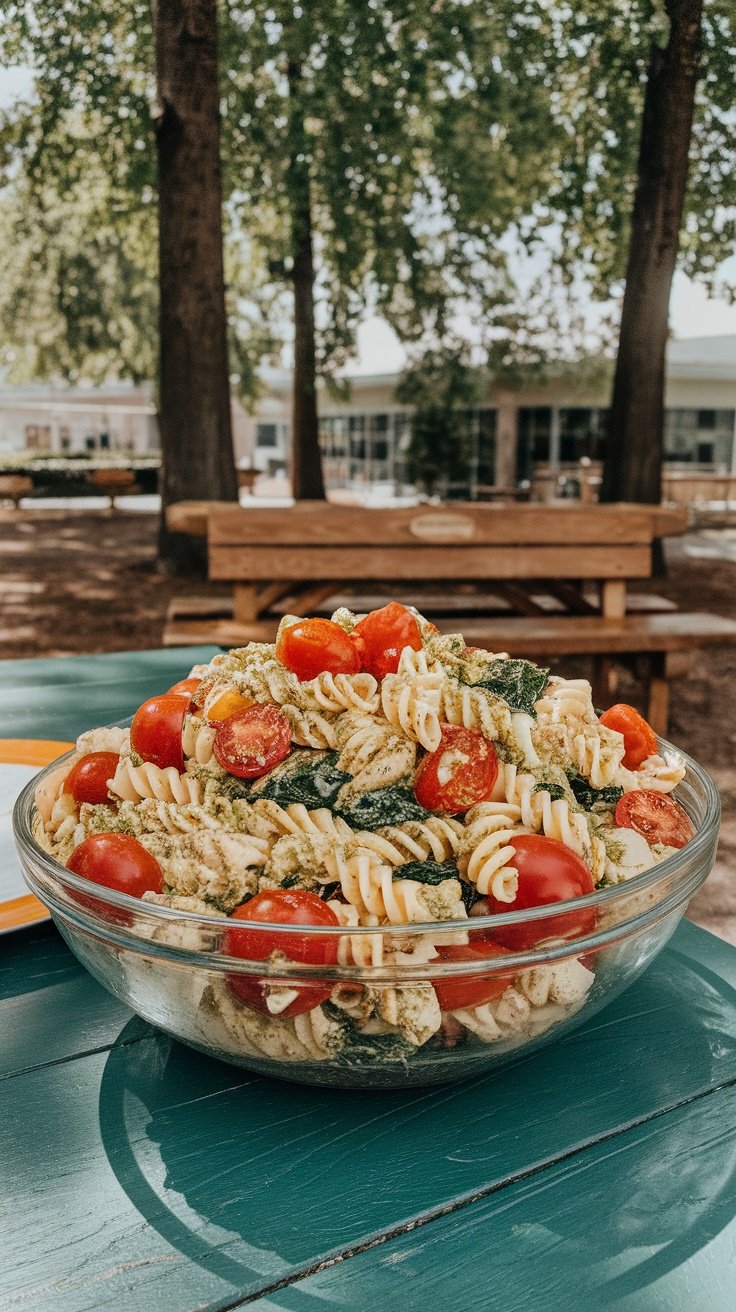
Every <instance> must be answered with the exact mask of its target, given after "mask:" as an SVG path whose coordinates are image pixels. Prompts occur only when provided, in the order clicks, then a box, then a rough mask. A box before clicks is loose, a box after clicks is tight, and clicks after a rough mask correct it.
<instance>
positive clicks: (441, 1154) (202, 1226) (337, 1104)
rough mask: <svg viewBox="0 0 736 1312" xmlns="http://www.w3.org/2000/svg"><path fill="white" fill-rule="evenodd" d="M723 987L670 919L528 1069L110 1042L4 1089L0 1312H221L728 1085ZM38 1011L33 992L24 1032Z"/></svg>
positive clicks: (730, 1060) (728, 955) (710, 963)
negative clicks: (637, 973)
mask: <svg viewBox="0 0 736 1312" xmlns="http://www.w3.org/2000/svg"><path fill="white" fill-rule="evenodd" d="M28 971H29V978H31V979H34V978H35V979H38V972H37V969H35V968H34V966H33V962H32V961H31V960H30V959H29V963H28ZM735 986H736V953H734V951H733V949H731V948H729V947H728V945H727V944H725V943H722V942H720V941H718V940H715V939H713V938H712V937H711V936H710V935H708V934H706V933H705V932H704V931H702V930H698V929H696V928H695V927H694V926H692V925H689V924H683V925H682V926H681V927H680V928H679V929H678V931H677V934H676V936H675V938H674V939H673V941H672V944H671V946H670V947H669V948H668V949H666V950H665V952H664V953H663V954H662V956H661V957H660V958H659V959H658V960H657V961H656V962H655V963H654V964H653V966H652V967H651V969H650V970H649V972H647V975H646V976H645V977H644V978H643V979H641V980H640V981H638V982H637V984H636V985H635V986H633V987H632V988H631V989H630V990H629V991H628V992H627V993H625V994H624V995H622V996H621V997H620V998H619V999H617V1000H616V1001H615V1002H614V1003H613V1004H612V1005H611V1006H610V1007H609V1008H608V1009H607V1010H606V1011H605V1012H604V1013H602V1014H601V1015H600V1016H598V1017H596V1018H594V1019H593V1020H592V1021H591V1022H590V1023H589V1024H588V1025H586V1026H585V1027H583V1028H582V1029H581V1030H580V1031H578V1032H577V1033H575V1034H572V1035H570V1036H569V1037H568V1038H567V1039H566V1040H563V1041H562V1042H560V1043H558V1044H557V1045H555V1046H553V1047H550V1048H549V1049H548V1050H546V1051H543V1052H541V1053H539V1054H538V1055H537V1056H536V1057H534V1058H531V1059H528V1060H526V1061H521V1062H519V1064H518V1065H516V1066H514V1067H509V1068H507V1069H506V1070H504V1071H501V1072H499V1073H497V1074H496V1075H495V1076H493V1077H486V1078H479V1079H476V1080H472V1081H470V1082H467V1083H465V1084H462V1085H457V1086H446V1087H440V1088H433V1089H427V1090H409V1091H406V1092H393V1093H390V1092H386V1093H382V1094H376V1093H375V1092H371V1093H366V1094H361V1093H358V1092H354V1093H345V1092H343V1091H339V1090H328V1089H310V1088H300V1087H298V1086H292V1085H289V1084H286V1083H283V1084H281V1083H278V1082H273V1081H269V1080H265V1079H263V1078H261V1077H257V1076H249V1075H248V1074H247V1073H246V1072H243V1071H241V1070H236V1069H233V1068H231V1067H228V1066H225V1065H222V1064H219V1063H216V1062H213V1061H210V1060H208V1059H207V1058H204V1057H202V1056H200V1055H198V1054H196V1053H192V1052H190V1051H188V1050H187V1049H185V1048H184V1047H182V1046H181V1045H179V1044H176V1043H174V1042H172V1041H171V1040H169V1039H167V1038H166V1037H165V1036H163V1035H156V1036H152V1037H150V1036H149V1037H141V1036H140V1032H136V1031H135V1029H134V1028H131V1026H129V1025H126V1026H123V1028H122V1029H120V1028H119V1027H117V1033H116V1034H115V1044H114V1046H113V1047H111V1049H110V1050H109V1051H107V1052H104V1053H97V1054H95V1055H88V1056H81V1057H79V1058H78V1059H77V1060H68V1061H64V1062H61V1063H59V1064H57V1065H52V1066H46V1067H45V1068H43V1069H40V1070H35V1071H29V1072H26V1073H24V1074H20V1075H18V1076H17V1077H16V1078H13V1079H8V1080H6V1081H5V1082H4V1084H3V1093H4V1102H3V1116H2V1118H0V1161H1V1162H2V1164H3V1181H4V1185H5V1188H4V1190H3V1191H2V1201H0V1248H4V1249H5V1256H4V1258H3V1257H2V1255H0V1305H3V1304H2V1300H3V1298H5V1299H6V1300H8V1301H7V1305H8V1306H11V1305H12V1306H16V1304H18V1305H20V1306H23V1305H24V1304H25V1306H28V1307H32V1308H33V1312H87V1309H89V1310H90V1312H92V1309H94V1310H95V1312H97V1309H102V1308H108V1307H109V1308H118V1307H121V1306H124V1307H125V1308H126V1312H139V1309H140V1312H144V1310H145V1312H150V1308H151V1306H152V1305H153V1304H155V1306H156V1307H157V1308H161V1309H162V1312H168V1309H171V1312H194V1309H205V1308H206V1309H211V1310H212V1312H214V1309H216V1308H223V1307H231V1306H233V1305H234V1304H236V1303H237V1302H238V1301H239V1300H240V1299H242V1298H246V1297H251V1296H253V1295H256V1294H257V1293H258V1292H259V1291H264V1290H267V1289H269V1288H271V1287H272V1286H273V1285H274V1283H276V1282H279V1281H281V1280H283V1279H292V1278H295V1277H298V1276H301V1275H302V1274H303V1273H305V1272H306V1271H308V1270H310V1269H312V1268H313V1267H314V1265H315V1264H316V1263H319V1262H322V1261H326V1260H331V1259H332V1258H334V1257H335V1256H339V1255H340V1254H343V1253H344V1252H345V1251H346V1250H352V1249H353V1248H354V1247H355V1246H356V1245H360V1244H364V1243H369V1242H371V1241H372V1240H373V1239H375V1238H376V1237H378V1236H381V1235H385V1234H386V1233H387V1232H388V1231H391V1230H392V1229H393V1228H395V1227H397V1226H406V1225H408V1224H409V1223H410V1222H411V1221H412V1220H414V1219H417V1218H419V1219H421V1218H423V1217H425V1216H426V1215H427V1214H428V1213H434V1212H435V1211H436V1210H437V1208H438V1207H442V1206H445V1205H447V1204H452V1205H453V1206H454V1205H455V1204H456V1203H457V1201H458V1200H461V1201H466V1202H469V1201H470V1200H471V1199H472V1198H473V1197H475V1196H476V1195H477V1194H478V1192H479V1191H487V1190H489V1189H498V1188H501V1187H502V1186H504V1185H508V1184H509V1183H510V1182H512V1181H513V1180H514V1179H516V1178H518V1177H519V1175H520V1174H525V1173H527V1172H529V1171H543V1172H545V1173H546V1172H548V1171H550V1170H551V1169H552V1167H553V1165H554V1163H555V1162H562V1161H564V1160H565V1159H566V1158H568V1157H569V1156H570V1154H571V1153H573V1152H576V1151H577V1150H579V1149H581V1148H583V1147H585V1146H586V1145H591V1144H595V1143H597V1142H598V1141H600V1140H601V1139H602V1138H605V1137H607V1136H611V1135H615V1134H618V1133H619V1132H621V1131H622V1130H623V1129H625V1128H626V1127H630V1126H632V1125H636V1124H639V1123H642V1124H644V1123H646V1122H649V1121H650V1120H651V1118H652V1117H653V1116H655V1117H656V1116H657V1115H658V1114H659V1113H662V1112H663V1111H665V1109H668V1108H674V1107H676V1106H677V1105H681V1104H684V1103H687V1102H690V1101H691V1100H692V1099H694V1098H700V1097H702V1096H704V1095H706V1094H707V1093H708V1092H709V1091H711V1090H713V1089H715V1088H718V1087H720V1086H722V1085H724V1084H726V1083H727V1082H729V1081H733V1080H734V1079H736V1008H734V998H736V992H735V991H734V989H735ZM34 999H35V1003H34ZM34 1006H35V1007H36V1008H37V1009H38V1011H39V1015H38V1016H37V1017H36V1018H34V1014H33V1009H34ZM47 1009H48V1008H47V1006H46V1000H45V998H44V996H43V990H42V989H39V988H36V989H35V992H34V993H32V994H29V995H28V1010H27V1012H26V1013H25V1017H24V1022H25V1024H26V1025H27V1026H28V1027H29V1031H30V1033H31V1034H33V1033H34V1032H36V1031H37V1028H38V1026H39V1025H43V1024H45V1021H44V1019H43V1013H44V1011H46V1010H47ZM54 1010H55V1009H54ZM2 1023H3V1017H2V1014H1V1013H0V1026H2ZM69 1024H70V1025H71V1024H72V1018H69ZM136 1024H137V1022H132V1026H133V1027H134V1026H135V1025H136ZM115 1029H116V1025H114V1024H112V1023H111V1026H110V1034H111V1036H112V1034H113V1032H114V1031H115ZM671 1114H672V1113H671V1112H667V1114H666V1116H665V1117H663V1119H662V1123H663V1124H664V1122H665V1120H666V1119H668V1117H669V1116H670V1115H671ZM623 1179H624V1177H619V1176H616V1187H617V1188H623ZM523 1255H524V1249H523V1247H522V1246H520V1248H519V1260H523ZM476 1279H477V1272H476ZM364 1295H365V1296H367V1289H366V1288H365V1286H364ZM305 1297H306V1296H305ZM11 1299H12V1300H13V1301H12V1304H11V1302H10V1300H11ZM306 1302H307V1303H311V1299H309V1298H307V1299H306ZM305 1305H306V1304H305ZM370 1305H371V1306H382V1305H381V1303H380V1301H379V1302H378V1303H376V1302H375V1301H374V1300H373V1298H372V1297H371V1299H370ZM440 1305H441V1304H440ZM445 1305H446V1304H445ZM364 1306H366V1304H364ZM423 1306H424V1307H427V1306H431V1305H429V1304H427V1303H426V1301H425V1303H424V1304H423ZM434 1306H437V1304H434Z"/></svg>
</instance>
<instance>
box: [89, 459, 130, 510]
mask: <svg viewBox="0 0 736 1312" xmlns="http://www.w3.org/2000/svg"><path fill="white" fill-rule="evenodd" d="M87 482H88V483H89V485H90V487H92V488H94V490H95V492H100V493H101V494H102V495H103V496H106V497H109V498H110V509H111V510H114V509H115V498H116V497H122V496H130V495H131V493H133V492H135V490H136V476H135V470H133V469H92V470H90V472H89V473H88V475H87Z"/></svg>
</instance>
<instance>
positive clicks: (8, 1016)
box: [0, 924, 148, 1080]
mask: <svg viewBox="0 0 736 1312" xmlns="http://www.w3.org/2000/svg"><path fill="white" fill-rule="evenodd" d="M0 951H1V952H2V956H1V957H0V1016H2V1024H1V1025H0V1080H7V1079H9V1078H10V1077H13V1076H17V1075H18V1074H19V1072H21V1071H26V1070H29V1069H32V1068H33V1067H36V1066H44V1065H50V1064H51V1063H54V1062H60V1061H68V1060H70V1059H73V1058H74V1057H75V1056H77V1055H78V1054H80V1053H83V1052H89V1051H93V1050H95V1049H98V1048H109V1047H110V1046H111V1045H112V1044H113V1043H114V1042H115V1040H116V1039H117V1037H118V1035H119V1033H120V1031H121V1029H122V1028H123V1026H124V1025H127V1024H128V1022H129V1021H130V1020H131V1012H130V1011H129V1009H128V1008H127V1007H125V1006H123V1004H122V1003H121V1002H118V1000H117V999H116V998H114V997H113V996H112V994H110V993H108V992H107V990H106V989H103V988H102V986H101V985H100V984H98V983H97V982H96V980H94V979H93V978H92V976H91V975H90V974H89V973H88V972H87V971H86V970H85V969H84V967H83V966H80V964H79V962H78V961H77V959H76V957H74V956H72V954H71V952H70V951H69V949H68V948H67V946H66V944H65V943H64V942H63V940H62V939H61V937H60V935H59V934H58V932H57V931H56V929H55V928H54V927H53V925H50V924H45V925H42V926H38V927H37V928H36V929H27V930H25V931H23V932H19V933H17V934H13V935H12V936H8V937H7V938H5V939H3V943H2V948H1V949H0ZM137 1025H138V1031H137V1032H138V1033H143V1031H144V1030H147V1029H148V1027H146V1026H145V1024H144V1022H143V1021H140V1022H137Z"/></svg>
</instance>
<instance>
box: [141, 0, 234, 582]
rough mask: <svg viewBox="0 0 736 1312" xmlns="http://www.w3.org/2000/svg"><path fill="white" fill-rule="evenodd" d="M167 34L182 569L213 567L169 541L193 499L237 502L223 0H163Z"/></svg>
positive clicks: (164, 540) (168, 299) (166, 268)
mask: <svg viewBox="0 0 736 1312" xmlns="http://www.w3.org/2000/svg"><path fill="white" fill-rule="evenodd" d="M153 18H154V26H155V33H156V79H157V91H158V107H157V116H156V123H155V131H156V150H157V158H158V216H159V279H160V298H161V300H160V310H159V325H160V377H159V425H160V432H161V452H162V471H161V494H162V520H161V529H160V535H159V551H160V557H161V561H162V563H163V564H164V565H165V567H167V568H169V569H171V570H172V571H176V572H184V571H186V570H189V569H202V567H203V565H204V560H205V552H206V547H205V544H204V543H202V542H200V541H198V540H197V539H194V538H192V537H189V536H188V535H186V534H182V533H170V532H169V531H168V529H167V527H166V523H165V520H164V518H163V514H164V513H165V509H166V507H167V506H168V505H170V504H171V503H172V502H175V501H182V500H190V499H194V500H198V499H203V500H218V501H222V500H224V501H235V500H237V496H238V485H237V476H236V473H235V462H234V457H233V443H232V431H231V423H230V383H229V370H228V358H227V326H226V315H225V280H224V272H223V256H222V178H221V166H220V112H219V82H218V43H217V4H216V0H153Z"/></svg>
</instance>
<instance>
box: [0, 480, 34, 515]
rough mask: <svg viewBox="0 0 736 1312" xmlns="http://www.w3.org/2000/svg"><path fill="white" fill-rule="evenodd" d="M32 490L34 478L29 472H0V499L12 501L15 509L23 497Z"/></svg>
mask: <svg viewBox="0 0 736 1312" xmlns="http://www.w3.org/2000/svg"><path fill="white" fill-rule="evenodd" d="M32 491H33V479H32V478H29V477H28V475H27V474H0V501H12V503H13V508H14V509H15V510H17V509H18V506H19V505H20V499H21V497H27V496H29V495H30V493H31V492H32Z"/></svg>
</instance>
